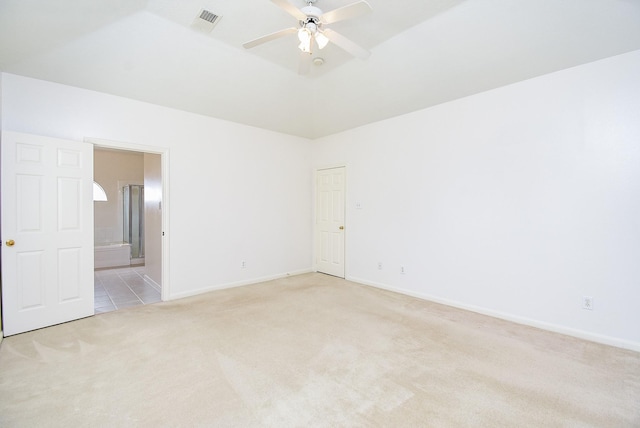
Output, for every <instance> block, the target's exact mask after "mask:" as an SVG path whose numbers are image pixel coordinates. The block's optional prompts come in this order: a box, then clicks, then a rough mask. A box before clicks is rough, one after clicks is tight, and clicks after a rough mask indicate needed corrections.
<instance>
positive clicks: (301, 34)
mask: <svg viewBox="0 0 640 428" xmlns="http://www.w3.org/2000/svg"><path fill="white" fill-rule="evenodd" d="M311 37H312V33H311V31H310V30H309V29H308V28H301V29H300V30H298V39H299V40H300V44H299V45H298V48H300V50H301V51H302V52H306V53H311Z"/></svg>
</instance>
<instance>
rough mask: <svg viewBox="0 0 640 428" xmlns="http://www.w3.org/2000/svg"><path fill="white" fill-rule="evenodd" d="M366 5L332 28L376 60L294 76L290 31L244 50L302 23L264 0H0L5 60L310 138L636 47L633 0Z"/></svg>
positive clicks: (0, 45) (408, 0) (344, 59)
mask: <svg viewBox="0 0 640 428" xmlns="http://www.w3.org/2000/svg"><path fill="white" fill-rule="evenodd" d="M352 1H354V0H318V2H317V3H316V6H317V7H319V8H321V9H322V10H324V11H328V10H331V9H334V8H337V7H340V6H344V5H346V4H349V3H351V2H352ZM368 1H369V3H370V4H371V6H372V8H373V12H372V13H369V14H367V15H364V16H361V17H358V18H355V19H353V20H348V21H343V22H338V23H335V24H333V25H331V26H330V27H331V28H332V29H334V30H336V31H338V32H340V33H341V34H343V35H345V36H347V37H349V38H350V39H352V40H353V41H354V42H356V43H358V44H360V45H361V46H363V47H365V48H367V49H369V50H371V52H372V54H371V57H370V58H369V59H367V60H364V61H363V60H360V59H355V58H352V57H350V56H349V55H348V54H346V53H345V52H343V51H342V50H341V49H339V48H337V47H336V46H332V45H329V46H327V48H325V49H324V50H322V51H320V55H316V56H322V57H323V58H324V59H325V64H324V65H322V66H313V67H312V70H311V73H310V74H308V75H306V76H300V75H298V74H297V68H298V58H299V51H298V49H297V47H296V45H297V41H296V37H295V35H293V36H288V37H287V38H284V39H279V40H277V41H274V42H270V43H268V44H265V45H261V46H258V47H256V48H254V49H251V50H246V49H244V48H243V47H242V43H243V42H246V41H249V40H252V39H255V38H257V37H259V36H262V35H264V34H268V33H271V32H274V31H277V30H280V29H283V28H287V27H292V26H295V25H297V24H296V21H295V19H294V18H293V17H291V16H290V15H288V14H287V13H285V12H284V11H283V10H282V9H280V8H279V7H277V6H276V5H274V4H273V3H271V2H270V1H269V0H56V1H51V0H0V70H2V71H5V72H9V73H15V74H20V75H24V76H29V77H34V78H38V79H43V80H49V81H53V82H59V83H63V84H67V85H72V86H77V87H82V88H87V89H92V90H96V91H100V92H106V93H110V94H115V95H119V96H124V97H128V98H133V99H138V100H142V101H146V102H150V103H154V104H159V105H164V106H168V107H173V108H177V109H181V110H186V111H190V112H195V113H199V114H203V115H208V116H213V117H217V118H221V119H226V120H230V121H234V122H239V123H243V124H247V125H252V126H257V127H261V128H266V129H271V130H274V131H278V132H284V133H288V134H292V135H298V136H303V137H307V138H318V137H321V136H324V135H329V134H332V133H336V132H339V131H343V130H346V129H350V128H353V127H356V126H360V125H364V124H366V123H370V122H373V121H377V120H381V119H385V118H388V117H393V116H397V115H400V114H405V113H408V112H411V111H414V110H418V109H422V108H426V107H429V106H432V105H435V104H439V103H442V102H446V101H450V100H453V99H456V98H460V97H464V96H468V95H472V94H475V93H478V92H482V91H486V90H489V89H492V88H496V87H500V86H504V85H507V84H510V83H514V82H517V81H521V80H524V79H528V78H531V77H535V76H539V75H542V74H546V73H549V72H553V71H557V70H561V69H564V68H568V67H572V66H576V65H579V64H584V63H586V62H590V61H594V60H598V59H601V58H606V57H609V56H612V55H617V54H621V53H625V52H629V51H632V50H637V49H640V0H398V1H384V0H368ZM290 2H291V3H292V4H294V5H296V6H298V7H303V6H304V2H303V1H302V0H290ZM203 8H204V9H207V10H210V11H212V12H214V13H216V14H218V15H222V19H221V20H220V21H219V23H218V24H217V25H216V27H215V28H214V29H213V31H212V32H211V33H208V34H205V33H202V32H198V31H196V30H195V29H193V28H192V27H191V24H192V22H193V20H194V18H195V17H196V16H197V15H198V13H199V12H200V10H201V9H203Z"/></svg>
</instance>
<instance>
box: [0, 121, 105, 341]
mask: <svg viewBox="0 0 640 428" xmlns="http://www.w3.org/2000/svg"><path fill="white" fill-rule="evenodd" d="M92 184H93V146H92V145H91V144H87V143H81V142H76V141H66V140H59V139H54V138H48V137H41V136H35V135H28V134H19V133H14V132H5V133H3V134H2V219H1V220H2V239H3V241H4V242H3V246H2V285H3V286H2V315H3V330H4V333H5V335H12V334H16V333H21V332H24V331H29V330H34V329H37V328H42V327H47V326H50V325H53V324H58V323H62V322H66V321H71V320H74V319H78V318H82V317H86V316H89V315H93V198H92ZM10 240H12V241H14V242H15V243H14V244H13V245H11V246H9V245H7V242H8V241H10Z"/></svg>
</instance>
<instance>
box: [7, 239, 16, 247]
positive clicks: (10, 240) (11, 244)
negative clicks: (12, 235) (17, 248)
mask: <svg viewBox="0 0 640 428" xmlns="http://www.w3.org/2000/svg"><path fill="white" fill-rule="evenodd" d="M15 243H16V241H14V240H13V239H9V240H8V241H7V247H13V246H14V245H15Z"/></svg>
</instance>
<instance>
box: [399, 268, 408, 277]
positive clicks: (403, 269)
mask: <svg viewBox="0 0 640 428" xmlns="http://www.w3.org/2000/svg"><path fill="white" fill-rule="evenodd" d="M400 273H401V274H403V275H404V274H405V273H407V271H406V270H405V268H404V266H400Z"/></svg>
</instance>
